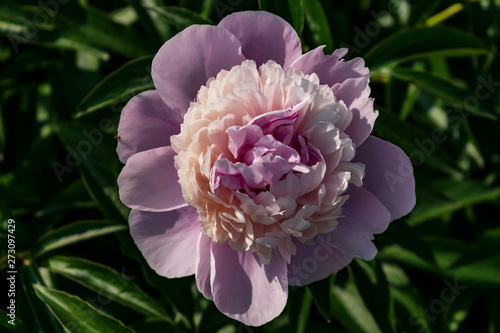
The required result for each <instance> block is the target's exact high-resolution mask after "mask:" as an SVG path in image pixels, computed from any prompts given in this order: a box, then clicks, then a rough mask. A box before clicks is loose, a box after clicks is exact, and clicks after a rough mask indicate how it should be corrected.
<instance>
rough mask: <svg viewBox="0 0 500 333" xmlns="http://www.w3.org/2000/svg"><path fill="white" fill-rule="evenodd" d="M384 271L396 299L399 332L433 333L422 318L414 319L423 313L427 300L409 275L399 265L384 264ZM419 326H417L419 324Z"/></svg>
mask: <svg viewBox="0 0 500 333" xmlns="http://www.w3.org/2000/svg"><path fill="white" fill-rule="evenodd" d="M382 269H383V271H384V273H385V276H386V277H387V280H388V282H389V285H390V293H391V295H392V296H393V297H394V303H395V304H394V306H395V312H396V314H397V319H398V323H397V324H398V329H399V331H400V332H401V331H403V329H404V330H406V331H408V332H411V331H413V330H415V329H419V330H421V332H425V333H431V332H432V330H431V325H433V324H432V323H431V325H429V323H428V322H426V321H422V319H424V318H423V317H422V316H417V317H412V315H414V314H419V313H421V311H422V309H423V308H425V306H426V305H427V304H426V300H425V299H424V298H423V297H422V293H421V291H420V290H419V289H418V288H416V287H415V285H414V284H413V283H412V281H411V280H410V278H409V277H408V275H406V273H405V272H404V271H403V270H402V269H401V268H400V267H399V266H397V265H394V264H387V263H384V264H383V265H382ZM417 323H418V325H415V324H417Z"/></svg>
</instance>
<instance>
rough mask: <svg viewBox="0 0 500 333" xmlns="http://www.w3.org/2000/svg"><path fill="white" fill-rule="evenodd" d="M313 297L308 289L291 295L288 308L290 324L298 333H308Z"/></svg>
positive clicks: (298, 290)
mask: <svg viewBox="0 0 500 333" xmlns="http://www.w3.org/2000/svg"><path fill="white" fill-rule="evenodd" d="M311 303H312V297H311V293H310V292H309V290H307V289H306V288H303V287H302V288H298V289H297V290H293V291H292V292H291V293H290V294H289V299H288V308H289V310H290V312H289V317H290V324H291V326H292V327H293V331H294V332H297V333H303V332H306V326H307V321H308V318H309V313H310V308H311Z"/></svg>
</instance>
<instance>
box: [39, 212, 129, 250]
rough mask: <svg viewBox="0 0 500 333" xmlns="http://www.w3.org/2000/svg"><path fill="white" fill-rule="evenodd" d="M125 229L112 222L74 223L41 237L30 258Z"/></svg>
mask: <svg viewBox="0 0 500 333" xmlns="http://www.w3.org/2000/svg"><path fill="white" fill-rule="evenodd" d="M127 229H128V228H127V226H125V225H122V224H117V223H116V222H114V221H106V220H94V221H79V222H74V223H71V224H68V225H65V226H63V227H60V228H58V229H56V230H52V231H50V232H48V233H47V234H45V235H43V236H42V237H41V238H40V239H39V240H38V242H37V243H36V244H35V245H34V247H33V250H32V256H33V258H36V257H39V256H41V255H43V254H45V253H47V252H49V251H53V250H55V249H59V248H61V247H65V246H68V245H73V244H76V243H79V242H82V241H85V240H89V239H92V238H95V237H100V236H104V235H108V234H113V233H116V232H118V231H122V230H127Z"/></svg>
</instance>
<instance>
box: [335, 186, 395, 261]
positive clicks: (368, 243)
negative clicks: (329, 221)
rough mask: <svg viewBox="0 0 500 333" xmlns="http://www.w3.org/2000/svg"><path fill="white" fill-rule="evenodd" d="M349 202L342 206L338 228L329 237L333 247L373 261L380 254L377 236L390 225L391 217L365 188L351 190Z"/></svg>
mask: <svg viewBox="0 0 500 333" xmlns="http://www.w3.org/2000/svg"><path fill="white" fill-rule="evenodd" d="M348 194H349V199H347V201H346V202H345V203H344V205H343V206H342V216H343V217H341V218H339V219H338V222H339V224H338V226H337V228H336V229H335V230H333V231H332V232H331V233H329V234H328V237H329V238H328V240H329V243H330V244H338V245H337V247H338V249H339V250H341V251H343V252H346V253H349V254H352V255H355V256H358V257H361V258H363V259H365V260H371V259H373V258H374V257H375V255H376V254H377V248H376V247H375V245H374V244H373V242H372V240H373V235H374V234H379V233H381V232H383V231H384V230H385V229H387V227H388V226H389V222H390V220H391V215H390V214H389V212H388V211H387V209H386V208H385V207H384V206H383V205H382V204H381V203H380V201H378V200H377V198H376V197H375V196H374V195H373V194H371V193H370V192H368V191H367V190H365V189H364V188H362V187H352V188H349V190H348Z"/></svg>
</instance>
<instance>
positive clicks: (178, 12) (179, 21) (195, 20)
mask: <svg viewBox="0 0 500 333" xmlns="http://www.w3.org/2000/svg"><path fill="white" fill-rule="evenodd" d="M146 9H151V10H153V11H155V12H157V13H158V14H159V15H160V16H161V17H163V18H164V19H165V20H166V21H168V22H169V23H171V24H173V25H174V26H176V27H177V28H178V29H179V30H184V29H185V28H187V27H189V26H191V25H193V24H210V25H213V24H214V23H213V22H212V21H211V20H210V19H208V18H205V17H203V16H201V15H199V14H197V13H195V12H193V11H191V10H189V9H186V8H182V7H175V6H168V7H165V6H162V7H151V6H146Z"/></svg>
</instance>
